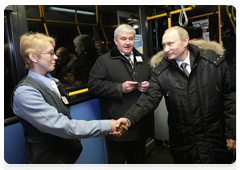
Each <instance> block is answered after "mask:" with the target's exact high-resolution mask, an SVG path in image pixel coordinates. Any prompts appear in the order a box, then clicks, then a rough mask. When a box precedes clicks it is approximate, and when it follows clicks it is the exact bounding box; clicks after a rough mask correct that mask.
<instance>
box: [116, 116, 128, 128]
mask: <svg viewBox="0 0 240 170" xmlns="http://www.w3.org/2000/svg"><path fill="white" fill-rule="evenodd" d="M116 127H117V128H119V127H124V128H126V127H127V128H128V127H129V122H128V120H127V119H126V118H123V117H122V118H119V119H118V120H117V122H116Z"/></svg>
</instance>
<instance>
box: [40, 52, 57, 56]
mask: <svg viewBox="0 0 240 170" xmlns="http://www.w3.org/2000/svg"><path fill="white" fill-rule="evenodd" d="M41 54H49V55H51V56H52V55H54V54H55V52H53V51H51V52H47V53H41Z"/></svg>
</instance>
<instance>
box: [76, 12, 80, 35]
mask: <svg viewBox="0 0 240 170" xmlns="http://www.w3.org/2000/svg"><path fill="white" fill-rule="evenodd" d="M75 21H76V23H78V21H77V10H76V9H75ZM77 30H78V33H79V35H81V31H80V28H79V25H77Z"/></svg>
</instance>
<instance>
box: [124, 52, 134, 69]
mask: <svg viewBox="0 0 240 170" xmlns="http://www.w3.org/2000/svg"><path fill="white" fill-rule="evenodd" d="M125 56H126V57H127V59H128V61H129V62H130V64H131V66H132V69H133V71H134V63H133V61H132V60H131V57H130V55H125Z"/></svg>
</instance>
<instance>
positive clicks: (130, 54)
mask: <svg viewBox="0 0 240 170" xmlns="http://www.w3.org/2000/svg"><path fill="white" fill-rule="evenodd" d="M119 52H120V53H121V54H122V55H123V56H124V57H126V55H125V54H124V53H122V52H121V51H119ZM129 56H130V57H132V56H133V53H132V52H131V53H129ZM126 58H127V57H126Z"/></svg>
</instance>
